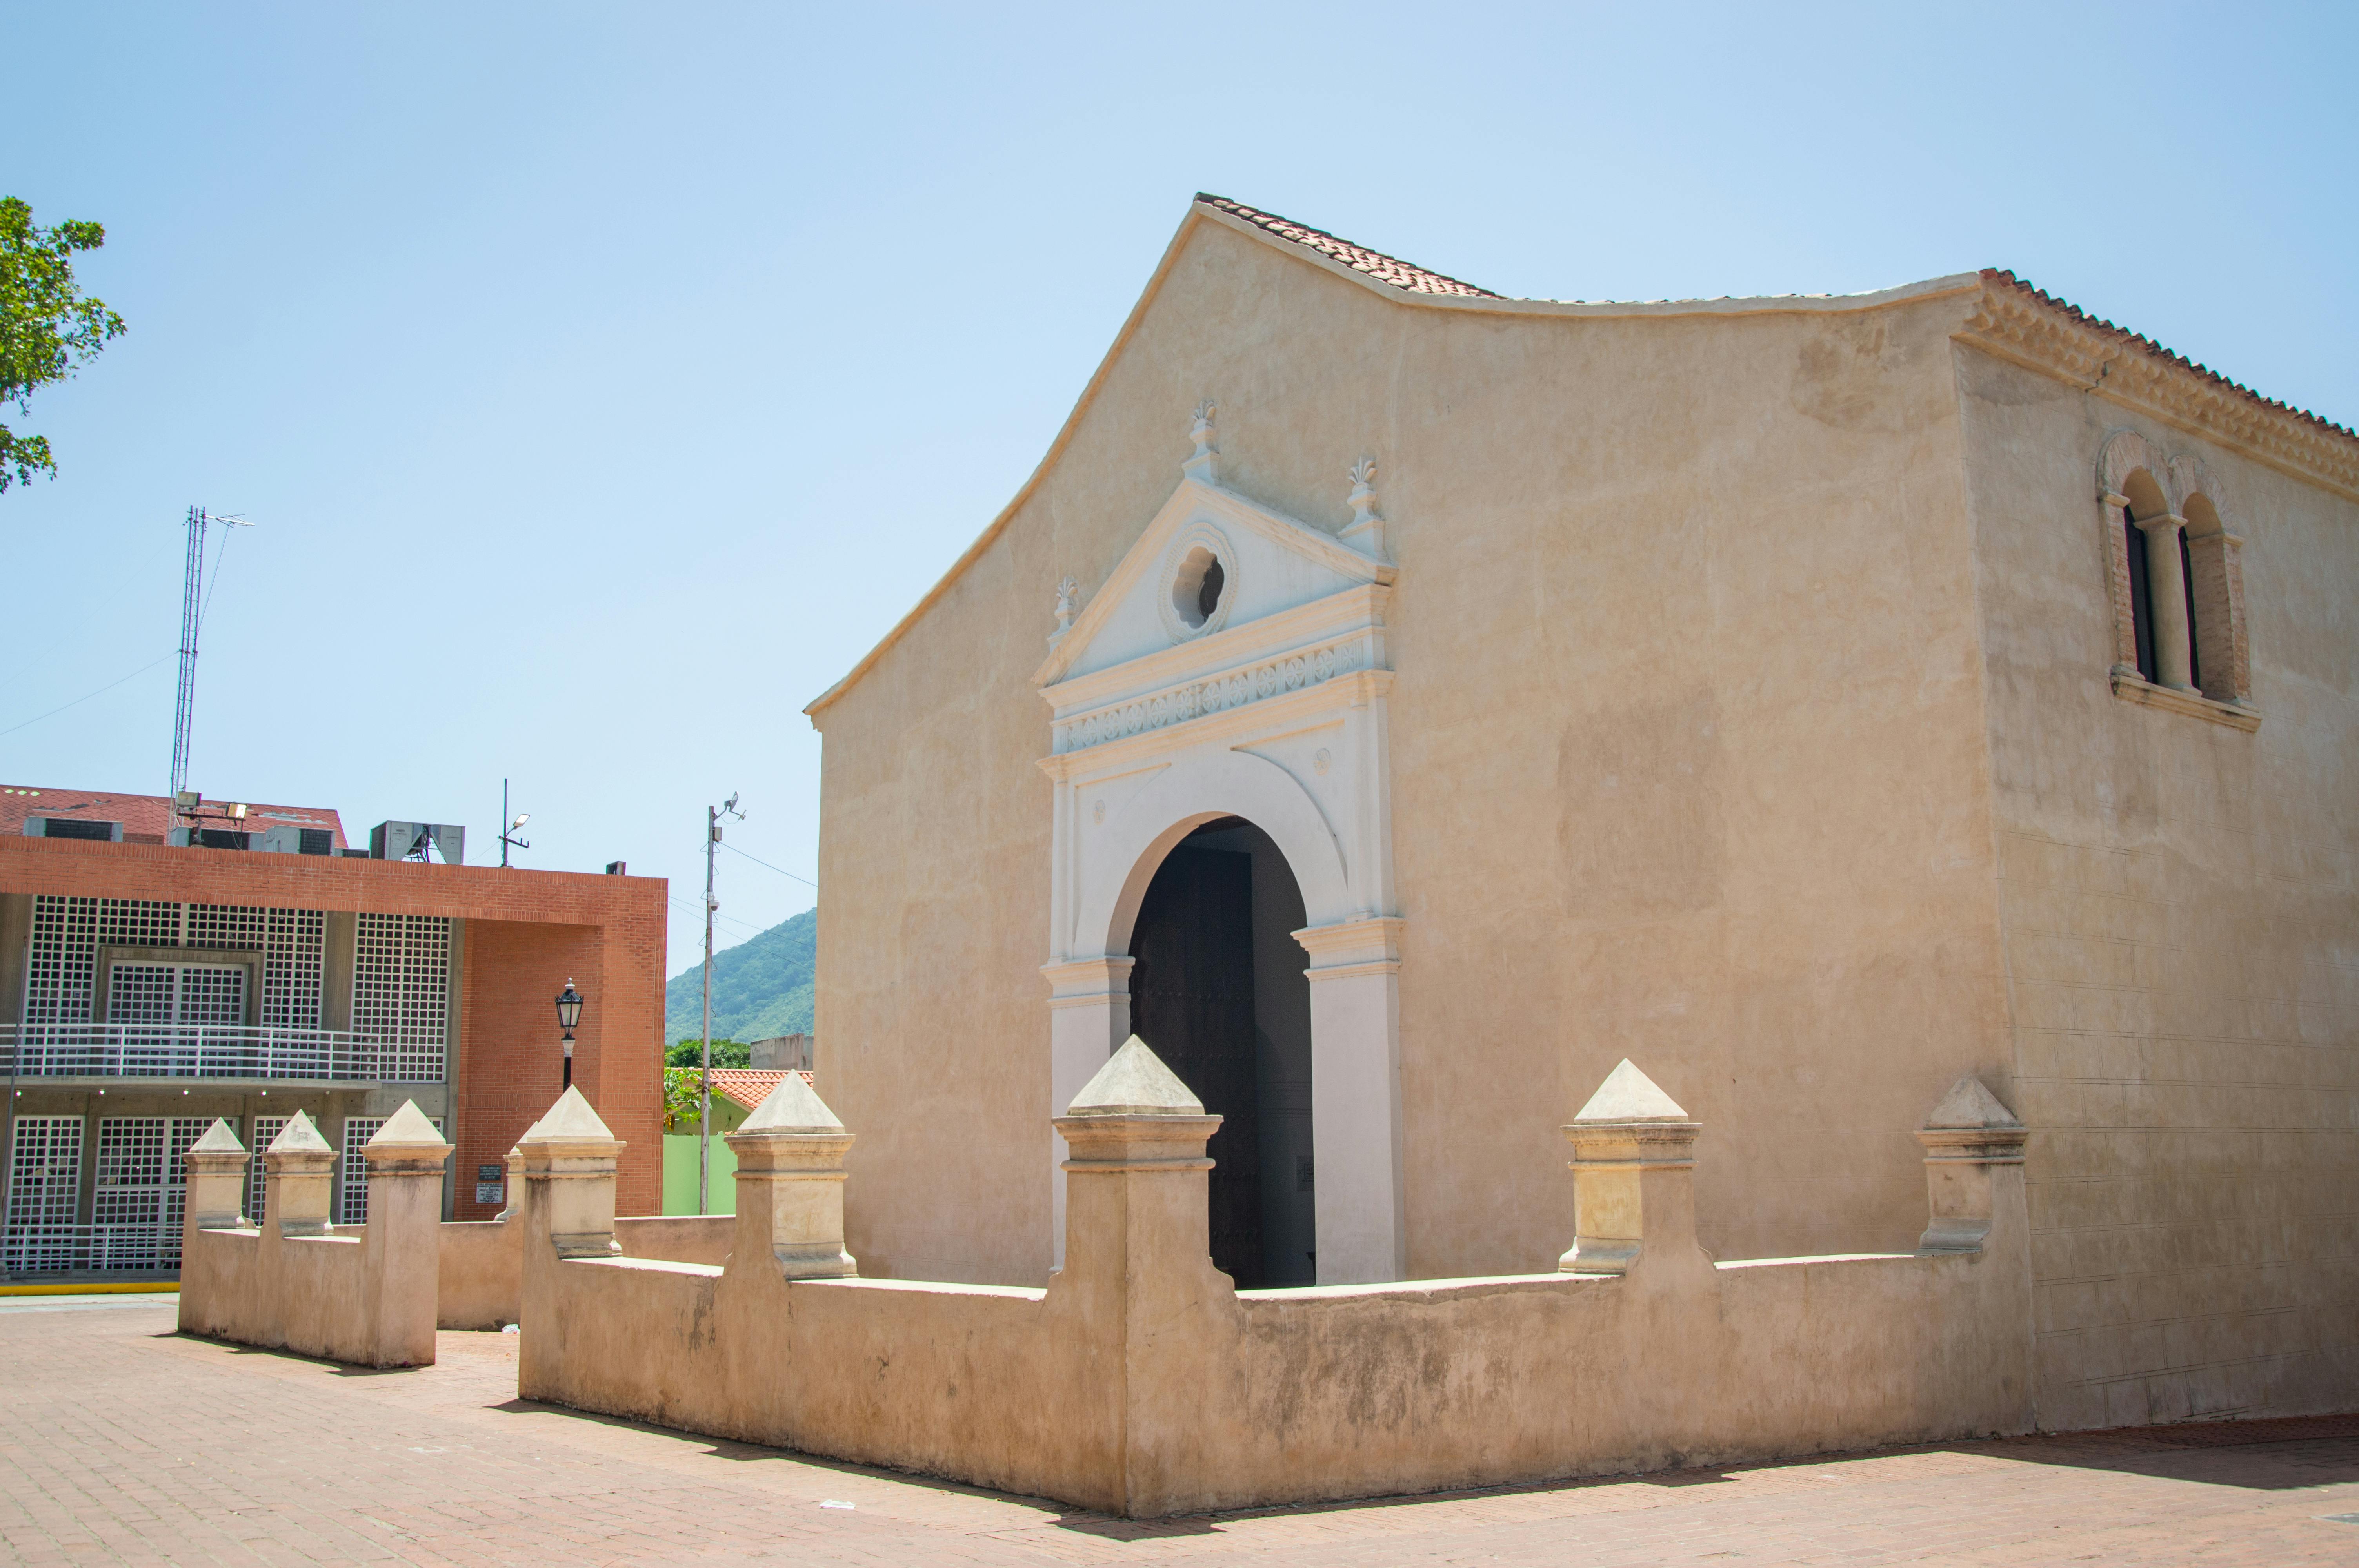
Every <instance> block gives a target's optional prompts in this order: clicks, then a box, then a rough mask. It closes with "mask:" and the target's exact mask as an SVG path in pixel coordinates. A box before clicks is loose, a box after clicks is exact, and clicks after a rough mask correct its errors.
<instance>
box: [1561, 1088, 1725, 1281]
mask: <svg viewBox="0 0 2359 1568" xmlns="http://www.w3.org/2000/svg"><path fill="white" fill-rule="evenodd" d="M1701 1130H1702V1125H1701V1123H1700V1122H1697V1121H1695V1120H1693V1119H1690V1117H1689V1116H1688V1113H1687V1112H1686V1111H1685V1110H1683V1109H1681V1108H1680V1105H1679V1102H1678V1101H1676V1100H1674V1099H1673V1098H1671V1097H1670V1096H1669V1095H1667V1094H1665V1093H1664V1092H1663V1091H1662V1090H1661V1089H1660V1088H1659V1087H1657V1086H1656V1083H1655V1080H1654V1079H1652V1078H1650V1077H1648V1076H1647V1075H1646V1074H1644V1073H1642V1072H1640V1071H1639V1070H1638V1068H1637V1066H1636V1064H1634V1063H1632V1062H1631V1061H1630V1059H1629V1058H1628V1057H1626V1056H1625V1057H1624V1058H1623V1060H1622V1063H1621V1065H1619V1066H1617V1067H1615V1068H1614V1071H1613V1072H1611V1073H1609V1074H1607V1075H1606V1077H1605V1081H1604V1082H1603V1084H1600V1085H1599V1086H1598V1087H1597V1092H1596V1093H1595V1094H1593V1095H1592V1096H1590V1097H1589V1103H1588V1104H1587V1105H1584V1106H1582V1108H1581V1109H1580V1111H1579V1113H1578V1114H1576V1115H1575V1116H1574V1117H1573V1119H1572V1124H1571V1126H1569V1127H1567V1128H1566V1129H1565V1130H1564V1136H1565V1139H1566V1141H1568V1142H1570V1143H1571V1145H1572V1162H1571V1163H1572V1230H1573V1242H1572V1250H1571V1251H1570V1252H1567V1253H1566V1254H1565V1255H1564V1256H1563V1257H1562V1258H1561V1259H1560V1260H1558V1262H1557V1267H1558V1268H1559V1269H1560V1271H1563V1272H1565V1273H1568V1274H1624V1273H1627V1272H1628V1271H1629V1270H1630V1267H1631V1265H1632V1264H1634V1263H1636V1261H1637V1260H1638V1258H1639V1256H1640V1254H1641V1253H1644V1252H1649V1251H1661V1252H1664V1253H1667V1254H1673V1255H1676V1254H1678V1253H1681V1252H1690V1251H1692V1250H1693V1249H1694V1248H1695V1245H1696V1238H1695V1141H1696V1134H1697V1133H1698V1132H1700V1131H1701Z"/></svg>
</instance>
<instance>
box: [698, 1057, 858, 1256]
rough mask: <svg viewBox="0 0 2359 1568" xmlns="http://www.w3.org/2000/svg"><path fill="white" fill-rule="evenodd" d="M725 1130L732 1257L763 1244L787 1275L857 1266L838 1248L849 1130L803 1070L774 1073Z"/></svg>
mask: <svg viewBox="0 0 2359 1568" xmlns="http://www.w3.org/2000/svg"><path fill="white" fill-rule="evenodd" d="M724 1136H725V1138H726V1141H727V1142H728V1144H729V1151H730V1152H731V1153H733V1154H734V1155H736V1156H737V1247H736V1257H737V1259H738V1260H740V1261H745V1260H752V1259H756V1258H759V1257H760V1256H762V1254H763V1253H765V1252H767V1253H768V1254H769V1255H770V1256H771V1257H772V1258H775V1259H777V1262H778V1267H779V1269H780V1270H781V1271H784V1273H785V1275H786V1277H787V1278H788V1279H789V1280H840V1279H846V1278H849V1277H851V1276H853V1275H855V1274H857V1273H859V1272H860V1267H859V1265H858V1264H857V1263H856V1262H854V1261H853V1257H852V1254H851V1253H849V1252H847V1251H845V1250H844V1249H843V1157H844V1155H845V1154H846V1153H848V1152H850V1151H851V1149H852V1140H853V1134H852V1133H850V1132H847V1131H845V1130H844V1126H843V1122H842V1121H841V1120H839V1119H837V1118H836V1114H835V1112H833V1111H832V1110H830V1109H829V1108H827V1102H826V1101H825V1100H822V1099H821V1098H819V1094H818V1092H817V1091H816V1090H814V1089H813V1088H812V1087H810V1085H809V1084H808V1083H805V1082H804V1081H803V1076H802V1075H801V1074H800V1073H795V1072H790V1073H788V1074H787V1075H786V1076H784V1077H782V1078H780V1079H779V1080H778V1082H777V1087H775V1088H773V1089H771V1091H770V1092H769V1094H768V1095H767V1096H766V1097H765V1098H764V1099H763V1101H762V1103H761V1104H760V1105H759V1106H757V1107H756V1108H755V1110H754V1114H753V1115H751V1116H749V1117H747V1118H746V1119H745V1125H743V1126H741V1127H740V1128H738V1129H737V1130H736V1131H734V1132H732V1133H728V1134H725V1135H724Z"/></svg>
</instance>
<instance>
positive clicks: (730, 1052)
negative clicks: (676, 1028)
mask: <svg viewBox="0 0 2359 1568" xmlns="http://www.w3.org/2000/svg"><path fill="white" fill-rule="evenodd" d="M664 1065H667V1066H671V1067H701V1066H702V1065H704V1041H703V1038H702V1037H701V1036H697V1037H694V1038H691V1039H687V1040H683V1041H681V1042H679V1044H676V1045H674V1046H673V1047H672V1048H671V1049H670V1050H669V1051H668V1052H666V1053H664ZM712 1065H714V1066H716V1067H750V1066H752V1065H754V1048H753V1047H752V1046H750V1045H746V1044H741V1043H739V1042H738V1041H735V1040H715V1041H713V1043H712Z"/></svg>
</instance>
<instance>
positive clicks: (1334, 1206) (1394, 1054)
mask: <svg viewBox="0 0 2359 1568" xmlns="http://www.w3.org/2000/svg"><path fill="white" fill-rule="evenodd" d="M1406 925H1408V922H1406V921H1403V920H1400V919H1398V918H1397V917H1393V916H1385V915H1375V916H1367V917H1364V918H1361V919H1357V920H1341V921H1337V922H1336V923H1334V924H1333V925H1314V926H1308V927H1305V928H1304V929H1302V930H1300V931H1297V932H1295V933H1294V939H1295V940H1296V941H1297V942H1299V943H1300V944H1301V945H1302V950H1303V951H1304V952H1305V953H1308V954H1309V955H1310V968H1307V969H1305V970H1304V971H1303V973H1304V974H1305V975H1307V976H1308V977H1309V978H1310V1056H1311V1064H1310V1127H1311V1137H1312V1139H1313V1140H1314V1141H1315V1148H1314V1151H1313V1156H1314V1158H1315V1160H1316V1162H1317V1168H1318V1172H1319V1179H1318V1183H1317V1185H1316V1186H1315V1187H1314V1188H1313V1191H1312V1196H1313V1199H1314V1203H1315V1206H1316V1213H1317V1217H1318V1229H1319V1282H1320V1283H1321V1284H1322V1285H1365V1284H1379V1283H1383V1282H1385V1281H1392V1280H1397V1279H1400V1278H1401V1277H1403V1276H1404V1275H1405V1274H1406V1273H1407V1272H1408V1195H1407V1192H1406V1190H1405V1176H1404V1162H1403V1158H1402V1150H1401V1142H1402V1133H1401V1101H1400V937H1401V932H1402V930H1403V928H1404V927H1405V926H1406Z"/></svg>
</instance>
